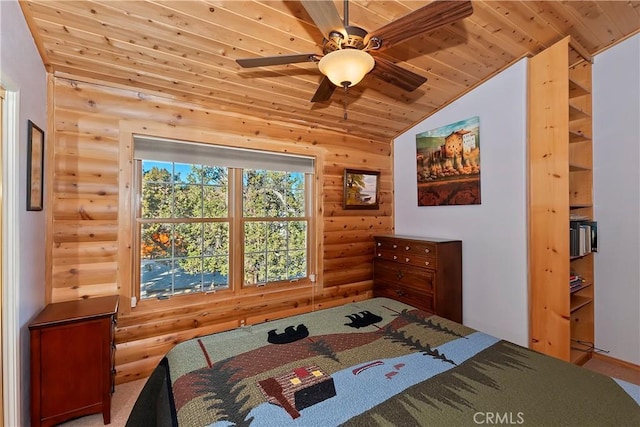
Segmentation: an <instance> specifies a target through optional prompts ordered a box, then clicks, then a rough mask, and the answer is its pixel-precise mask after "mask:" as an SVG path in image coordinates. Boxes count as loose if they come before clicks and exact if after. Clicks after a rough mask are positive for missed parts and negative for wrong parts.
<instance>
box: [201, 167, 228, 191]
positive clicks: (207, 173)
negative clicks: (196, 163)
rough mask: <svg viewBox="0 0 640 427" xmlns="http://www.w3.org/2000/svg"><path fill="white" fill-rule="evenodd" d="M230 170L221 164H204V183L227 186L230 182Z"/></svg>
mask: <svg viewBox="0 0 640 427" xmlns="http://www.w3.org/2000/svg"><path fill="white" fill-rule="evenodd" d="M228 174H229V172H228V170H227V168H222V167H219V166H216V167H213V166H203V167H202V183H203V184H205V185H216V186H220V187H227V184H228V182H229V176H228Z"/></svg>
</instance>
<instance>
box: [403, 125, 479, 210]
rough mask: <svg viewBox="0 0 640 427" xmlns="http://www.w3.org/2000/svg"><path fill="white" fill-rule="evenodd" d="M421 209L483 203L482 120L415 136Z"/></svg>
mask: <svg viewBox="0 0 640 427" xmlns="http://www.w3.org/2000/svg"><path fill="white" fill-rule="evenodd" d="M416 161H417V172H418V173H417V184H418V206H442V205H479V204H480V118H479V117H478V116H476V117H471V118H469V119H466V120H462V121H459V122H455V123H451V124H449V125H446V126H442V127H439V128H436V129H432V130H430V131H427V132H423V133H419V134H417V135H416Z"/></svg>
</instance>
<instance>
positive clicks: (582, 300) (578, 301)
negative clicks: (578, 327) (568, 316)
mask: <svg viewBox="0 0 640 427" xmlns="http://www.w3.org/2000/svg"><path fill="white" fill-rule="evenodd" d="M592 302H593V298H589V297H583V296H580V295H572V296H571V312H572V313H573V312H574V311H576V310H578V309H580V308H582V307H584V306H585V305H587V304H590V303H592Z"/></svg>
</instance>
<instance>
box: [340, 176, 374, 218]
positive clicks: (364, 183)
mask: <svg viewBox="0 0 640 427" xmlns="http://www.w3.org/2000/svg"><path fill="white" fill-rule="evenodd" d="M379 182H380V172H374V171H366V170H359V169H345V170H344V198H343V200H344V203H343V207H344V209H378V206H379V199H380V195H379V189H378V187H379Z"/></svg>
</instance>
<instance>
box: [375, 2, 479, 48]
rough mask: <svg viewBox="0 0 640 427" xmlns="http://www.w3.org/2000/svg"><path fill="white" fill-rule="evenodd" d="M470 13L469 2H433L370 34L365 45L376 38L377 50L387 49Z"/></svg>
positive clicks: (471, 9) (471, 11) (471, 8)
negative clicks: (379, 44)
mask: <svg viewBox="0 0 640 427" xmlns="http://www.w3.org/2000/svg"><path fill="white" fill-rule="evenodd" d="M472 13H473V6H472V5H471V2H470V1H455V0H453V1H448V0H442V1H434V2H433V3H429V4H428V5H426V6H424V7H421V8H420V9H417V10H414V11H413V12H411V13H409V14H408V15H405V16H403V17H402V18H398V19H396V20H395V21H392V22H389V23H388V24H387V25H383V26H382V27H380V28H378V29H377V30H375V31H372V32H370V33H369V34H368V35H367V37H366V39H365V44H366V43H368V42H369V40H371V39H372V38H373V37H376V38H378V39H380V40H381V41H382V45H381V46H380V48H379V49H378V50H383V49H388V48H390V47H391V46H395V45H396V44H398V43H401V42H403V41H405V40H408V39H410V38H411V37H415V36H417V35H418V34H421V33H425V32H430V31H433V30H435V29H437V28H440V27H442V26H443V25H447V24H451V23H453V22H456V21H458V20H460V19H463V18H466V17H467V16H469V15H471V14H472Z"/></svg>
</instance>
